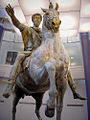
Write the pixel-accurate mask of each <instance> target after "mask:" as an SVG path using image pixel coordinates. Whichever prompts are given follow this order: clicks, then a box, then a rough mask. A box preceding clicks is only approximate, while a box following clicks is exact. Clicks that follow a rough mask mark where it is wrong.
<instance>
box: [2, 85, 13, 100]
mask: <svg viewBox="0 0 90 120" xmlns="http://www.w3.org/2000/svg"><path fill="white" fill-rule="evenodd" d="M11 92H12V89H11V85H8V86H7V88H6V89H5V91H4V93H3V97H5V98H8V97H9V96H10V95H11Z"/></svg>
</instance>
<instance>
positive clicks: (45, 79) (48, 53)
mask: <svg viewBox="0 0 90 120" xmlns="http://www.w3.org/2000/svg"><path fill="white" fill-rule="evenodd" d="M42 10H43V12H44V16H43V25H42V44H41V45H40V47H38V48H37V49H36V50H35V51H33V53H32V55H31V60H30V64H29V70H27V71H25V72H22V73H21V74H20V75H19V76H18V77H17V79H16V84H15V87H14V95H13V108H12V120H15V113H16V106H17V104H18V102H19V100H20V98H23V97H24V95H31V96H32V97H33V98H34V99H35V100H36V109H35V113H36V115H37V117H38V119H39V120H42V118H41V117H40V114H39V109H40V106H41V104H42V98H43V95H44V93H45V91H47V90H48V89H49V99H48V101H47V106H46V109H45V115H46V116H47V117H53V116H54V112H55V99H56V106H57V118H56V119H57V120H61V112H62V108H63V98H64V94H65V91H66V88H67V84H68V79H70V76H71V75H70V71H69V63H70V60H69V56H68V54H67V52H66V50H65V48H64V46H63V43H62V41H61V39H60V34H59V26H60V24H61V21H60V19H59V11H58V4H57V3H56V7H55V9H54V8H53V4H52V3H51V2H50V5H49V9H42Z"/></svg>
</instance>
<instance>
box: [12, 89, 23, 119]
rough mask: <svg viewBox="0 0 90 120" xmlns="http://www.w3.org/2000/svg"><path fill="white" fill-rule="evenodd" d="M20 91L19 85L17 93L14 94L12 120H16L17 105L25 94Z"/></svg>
mask: <svg viewBox="0 0 90 120" xmlns="http://www.w3.org/2000/svg"><path fill="white" fill-rule="evenodd" d="M20 91H21V90H20ZM20 91H19V88H18V87H16V88H15V93H14V95H13V105H12V120H15V113H16V106H17V104H18V102H19V100H20V98H21V97H22V96H23V94H22V92H21V93H20Z"/></svg>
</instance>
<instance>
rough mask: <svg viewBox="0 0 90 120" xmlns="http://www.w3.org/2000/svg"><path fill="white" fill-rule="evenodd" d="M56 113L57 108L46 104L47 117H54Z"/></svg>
mask: <svg viewBox="0 0 90 120" xmlns="http://www.w3.org/2000/svg"><path fill="white" fill-rule="evenodd" d="M54 113H55V109H54V108H49V107H48V106H46V109H45V115H46V116H47V117H53V116H54Z"/></svg>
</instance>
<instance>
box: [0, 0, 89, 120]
mask: <svg viewBox="0 0 90 120" xmlns="http://www.w3.org/2000/svg"><path fill="white" fill-rule="evenodd" d="M49 2H52V3H53V5H54V6H55V5H56V2H57V3H58V4H59V9H58V11H59V13H60V14H59V17H60V20H61V24H60V28H59V32H60V37H61V40H62V42H63V44H64V47H65V49H66V51H67V53H68V54H69V57H70V72H71V74H72V78H73V80H74V83H75V85H76V88H77V91H78V93H79V94H80V95H81V96H83V97H85V98H86V100H79V99H74V98H73V94H72V91H71V89H70V87H69V85H68V87H67V90H66V93H65V96H64V101H63V102H64V104H63V111H62V114H61V120H90V93H89V91H90V80H89V78H90V60H89V59H90V53H89V51H90V0H0V120H10V119H11V116H12V115H11V112H12V99H13V97H12V96H13V94H12V95H11V96H10V97H9V98H8V99H7V98H4V97H3V92H4V90H5V88H6V86H7V85H8V78H9V75H10V71H11V69H12V66H13V64H14V62H15V60H16V57H17V55H18V53H19V52H22V51H23V50H24V44H23V39H22V35H21V33H20V31H19V29H18V28H16V27H15V26H14V25H13V23H12V20H11V18H10V16H9V15H8V14H7V12H6V11H5V7H6V6H7V5H8V4H10V5H11V6H12V8H13V9H14V12H15V16H16V18H17V19H18V20H19V21H20V22H21V23H22V24H24V25H26V26H28V27H30V26H33V23H32V18H31V16H32V15H33V14H35V13H39V14H41V15H42V17H43V15H44V13H43V12H42V10H41V8H44V9H48V6H49ZM42 23H43V20H42V21H41V24H40V28H42ZM48 97H49V96H48V91H46V92H45V94H44V97H43V101H42V106H41V108H40V115H41V117H42V119H43V120H59V119H57V118H56V116H57V115H56V111H55V115H54V116H53V117H52V118H48V117H46V116H45V107H46V103H47V99H48ZM25 119H26V120H38V119H37V117H36V115H35V100H34V99H33V98H32V97H31V96H25V97H24V99H20V101H19V104H18V106H17V112H16V120H25ZM40 120H41V119H40Z"/></svg>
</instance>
